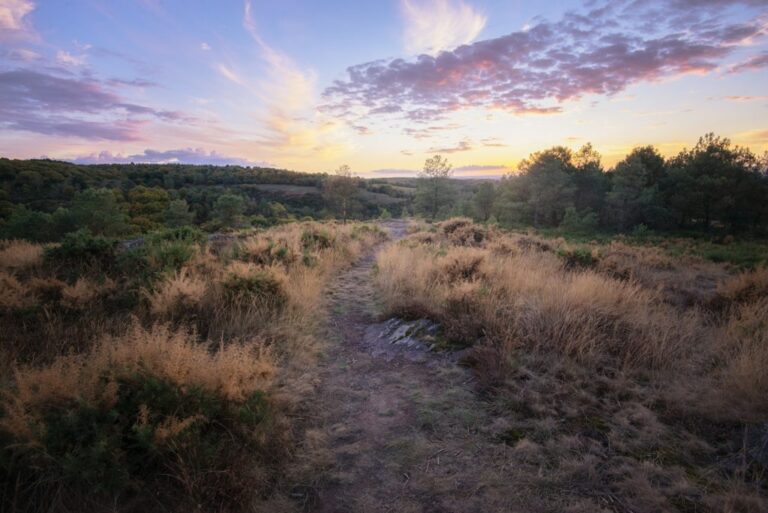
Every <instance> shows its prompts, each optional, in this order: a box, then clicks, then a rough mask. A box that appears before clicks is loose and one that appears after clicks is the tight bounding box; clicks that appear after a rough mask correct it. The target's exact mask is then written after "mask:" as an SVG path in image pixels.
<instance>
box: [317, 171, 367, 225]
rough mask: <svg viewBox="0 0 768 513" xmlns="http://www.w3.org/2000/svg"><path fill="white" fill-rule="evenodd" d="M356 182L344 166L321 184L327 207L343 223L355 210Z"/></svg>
mask: <svg viewBox="0 0 768 513" xmlns="http://www.w3.org/2000/svg"><path fill="white" fill-rule="evenodd" d="M358 182H359V179H357V178H355V177H353V176H352V170H351V169H350V168H349V166H346V165H344V166H341V167H339V168H338V169H337V170H336V171H335V172H334V174H332V175H330V176H328V177H327V178H326V179H325V183H324V184H323V196H324V198H325V200H326V202H327V204H328V206H329V207H330V208H331V210H333V211H334V212H336V214H337V215H338V216H339V217H341V219H342V220H343V221H344V222H346V221H347V219H348V218H349V217H350V216H351V215H352V213H353V212H354V211H355V210H357V207H358V201H357V196H358V193H359V190H358Z"/></svg>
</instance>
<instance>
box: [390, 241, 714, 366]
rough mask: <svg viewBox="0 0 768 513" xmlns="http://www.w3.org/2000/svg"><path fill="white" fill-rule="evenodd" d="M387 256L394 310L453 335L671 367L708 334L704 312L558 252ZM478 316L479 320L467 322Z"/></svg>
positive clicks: (403, 250) (420, 249)
mask: <svg viewBox="0 0 768 513" xmlns="http://www.w3.org/2000/svg"><path fill="white" fill-rule="evenodd" d="M378 265H379V269H380V273H379V284H380V287H381V290H382V295H383V298H384V302H385V305H386V307H387V309H388V310H389V311H390V312H392V313H398V314H405V315H409V313H410V315H417V316H418V315H428V316H432V317H434V318H436V319H437V320H439V321H441V322H442V323H443V324H444V325H445V327H446V328H447V330H448V332H449V335H450V334H451V333H452V332H453V331H456V330H458V331H468V332H469V333H481V334H483V335H484V336H485V337H487V338H488V339H489V340H490V341H492V342H493V343H495V344H499V345H501V346H504V347H507V348H509V349H510V350H511V349H512V348H514V347H518V346H522V347H526V348H529V349H533V350H537V351H550V350H556V351H559V352H562V353H565V354H569V355H574V356H580V357H586V356H591V357H594V356H599V355H602V354H610V355H614V356H618V357H619V358H620V360H621V361H622V362H624V363H625V364H629V365H639V364H648V365H653V366H658V367H663V366H667V365H669V364H671V363H672V362H674V361H675V359H676V358H679V357H681V356H682V355H684V354H687V352H688V351H689V350H690V348H691V347H692V345H693V343H694V342H695V341H697V340H698V339H699V338H701V337H702V336H703V333H702V332H701V330H700V329H699V326H700V325H701V319H700V318H699V317H698V315H697V314H696V313H695V312H689V313H686V314H682V315H680V314H677V313H675V312H672V311H671V310H670V309H669V308H667V307H665V306H664V305H663V304H662V303H661V301H660V300H659V298H658V296H657V295H656V294H654V292H652V291H650V290H647V289H644V288H642V287H641V286H639V285H638V284H636V283H633V282H631V281H621V280H615V279H612V278H609V277H607V276H605V275H602V274H599V273H597V272H593V271H581V272H568V271H566V270H565V269H564V268H563V265H562V262H561V261H560V260H559V259H558V258H557V257H556V256H555V255H553V254H551V253H538V252H537V253H530V252H523V253H519V254H517V255H499V254H496V253H494V252H492V251H489V250H481V249H476V248H465V247H457V248H448V249H444V250H442V251H441V252H439V253H436V252H435V251H434V250H433V249H432V248H429V247H424V246H417V247H411V248H409V247H404V246H394V247H391V248H388V249H387V250H385V251H384V252H382V253H381V254H380V256H379V261H378ZM462 310H463V311H462ZM469 323H472V324H475V325H477V326H476V328H471V327H469V329H468V324H469ZM457 338H458V339H459V340H457V342H460V343H472V342H473V341H472V340H461V338H462V337H457Z"/></svg>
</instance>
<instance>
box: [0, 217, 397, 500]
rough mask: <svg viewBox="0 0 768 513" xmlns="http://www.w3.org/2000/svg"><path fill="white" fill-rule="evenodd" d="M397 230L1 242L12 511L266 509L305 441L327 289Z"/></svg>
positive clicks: (0, 315)
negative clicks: (308, 388) (298, 419)
mask: <svg viewBox="0 0 768 513" xmlns="http://www.w3.org/2000/svg"><path fill="white" fill-rule="evenodd" d="M384 238H385V235H384V233H383V232H382V231H381V230H380V229H379V228H378V227H377V226H373V225H366V224H346V225H341V224H335V223H325V224H319V223H312V222H307V223H294V224H290V225H284V226H280V227H276V228H272V229H269V230H251V231H249V232H241V233H237V234H231V235H228V236H221V237H219V238H210V239H209V238H208V236H207V235H204V234H202V233H201V232H199V231H197V230H195V229H192V228H189V227H187V228H181V229H176V230H166V231H163V232H159V233H155V234H152V235H148V236H146V237H145V238H144V239H142V240H141V241H140V242H141V243H136V241H134V242H133V244H132V245H126V244H120V243H118V242H117V241H116V240H113V239H107V238H104V237H98V236H92V235H90V234H88V233H85V232H78V233H76V234H72V235H70V236H67V237H66V238H65V239H64V240H63V241H62V242H61V243H60V244H47V245H43V244H37V243H30V242H26V241H22V240H8V241H3V242H2V243H0V283H1V284H2V286H0V290H1V291H2V292H0V330H1V331H2V333H3V338H2V346H0V371H1V372H0V375H2V376H3V378H2V383H0V386H1V387H2V389H1V390H2V396H1V399H0V443H1V444H2V447H3V449H2V452H0V475H1V476H2V485H1V486H0V498H1V499H0V510H2V511H86V510H89V511H100V510H110V511H112V510H114V509H115V508H117V509H118V510H121V511H135V510H142V511H146V510H162V511H167V510H169V509H173V510H177V511H189V510H190V509H196V508H203V509H205V510H213V509H217V510H218V509H223V510H234V509H252V508H257V509H258V508H259V507H260V506H258V504H259V503H261V502H263V501H264V500H266V499H267V498H269V497H270V496H271V495H273V493H272V492H273V491H274V489H275V487H276V483H278V482H279V476H280V475H281V473H282V472H284V467H285V463H286V462H287V461H289V460H290V456H291V454H293V453H294V452H295V451H296V448H297V446H298V445H300V443H301V439H300V436H301V435H300V433H299V431H298V429H295V425H294V423H293V422H292V415H293V412H294V410H295V408H296V407H297V406H298V405H299V403H300V398H299V397H297V396H296V393H292V392H291V390H293V389H295V388H296V386H297V385H298V384H301V380H302V376H303V373H305V372H306V369H307V368H308V367H310V366H311V365H312V362H313V361H314V359H315V358H317V355H318V353H319V351H320V347H321V345H320V343H319V342H320V341H319V340H318V337H317V335H318V328H319V326H320V324H321V323H322V322H323V317H322V312H321V308H322V301H321V294H322V292H323V288H324V286H325V285H326V284H327V282H328V280H330V279H331V278H332V277H333V276H334V274H335V273H337V272H338V271H339V270H340V269H342V268H344V267H346V266H348V265H349V264H350V263H352V262H353V261H355V259H357V258H358V257H359V255H360V254H361V253H362V252H364V251H365V250H366V249H368V248H370V247H371V246H372V245H374V244H375V243H377V242H380V241H382V240H383V239H384ZM264 507H265V508H266V509H267V510H269V509H270V508H269V507H267V506H264Z"/></svg>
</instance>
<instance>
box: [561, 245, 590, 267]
mask: <svg viewBox="0 0 768 513" xmlns="http://www.w3.org/2000/svg"><path fill="white" fill-rule="evenodd" d="M557 256H559V257H560V258H562V259H563V261H564V265H565V268H566V269H586V268H590V267H594V266H595V264H597V258H595V257H594V255H592V250H591V249H589V248H588V247H582V246H580V247H575V248H567V249H560V250H558V251H557Z"/></svg>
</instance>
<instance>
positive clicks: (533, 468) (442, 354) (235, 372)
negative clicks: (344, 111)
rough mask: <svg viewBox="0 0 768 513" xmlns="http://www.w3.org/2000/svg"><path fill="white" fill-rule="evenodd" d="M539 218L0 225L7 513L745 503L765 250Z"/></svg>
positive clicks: (664, 507)
mask: <svg viewBox="0 0 768 513" xmlns="http://www.w3.org/2000/svg"><path fill="white" fill-rule="evenodd" d="M387 233H389V237H391V239H392V241H391V242H388V243H387V242H385V241H386V239H387V237H388V235H387ZM549 235H550V236H549V237H543V236H540V235H537V234H536V233H534V232H530V233H522V232H511V231H504V230H501V229H499V228H497V227H495V226H492V225H481V224H476V223H474V222H472V221H471V220H470V219H466V218H454V219H449V220H447V221H443V222H440V223H425V222H423V221H410V222H406V221H402V220H396V221H389V222H385V223H383V224H382V223H379V224H360V223H349V224H341V223H334V222H331V223H315V222H304V223H291V224H286V225H282V226H278V227H274V228H270V229H266V230H245V231H241V232H235V233H232V234H229V235H219V236H207V235H205V234H203V233H201V232H199V231H197V230H195V229H193V228H182V229H175V230H166V231H162V232H157V233H155V234H153V235H148V236H146V237H144V238H143V239H140V240H139V242H132V243H131V244H123V243H117V242H116V241H114V240H111V239H105V238H102V237H96V236H92V235H87V234H85V233H82V232H80V233H76V234H73V235H70V236H68V237H66V238H65V239H64V240H63V241H62V242H61V243H55V244H35V243H29V242H24V241H18V240H16V241H4V242H2V244H1V245H0V269H1V274H0V280H1V281H2V284H3V287H2V290H3V292H2V296H0V308H2V312H1V314H0V327H1V328H2V332H3V333H4V337H3V345H2V348H1V350H2V352H1V353H0V357H1V358H0V365H1V366H2V371H3V372H2V375H3V376H4V378H3V383H2V387H3V393H2V410H0V411H2V416H1V417H0V435H1V436H2V443H3V446H4V449H3V452H2V460H0V462H1V463H2V465H1V466H0V470H1V471H2V472H3V474H2V478H3V485H2V501H3V502H2V509H3V511H43V510H45V511H51V510H53V511H85V510H89V511H100V510H103V509H104V508H107V507H109V508H112V509H114V508H116V509H117V510H119V511H137V510H144V511H146V510H151V511H154V510H158V511H169V510H171V511H188V510H189V508H193V507H195V505H201V507H202V508H203V509H205V510H210V509H211V508H213V509H217V508H218V509H223V510H226V511H347V510H350V511H391V510H392V508H394V509H396V510H398V511H421V510H423V508H425V507H428V505H433V506H434V507H437V508H442V509H439V510H441V511H442V510H445V511H457V512H470V511H508V510H512V511H565V510H567V511H573V512H582V511H583V512H592V511H686V512H687V511H712V512H715V511H734V512H735V511H749V512H752V511H755V512H757V511H763V510H764V508H765V507H766V505H767V503H766V480H765V470H766V465H767V464H768V460H767V458H768V451H766V440H767V439H768V432H766V430H765V425H766V424H765V423H766V420H768V401H766V398H767V397H768V381H767V380H766V373H765V368H766V367H767V366H768V350H767V348H768V339H766V337H767V336H768V328H767V327H766V319H768V300H767V299H766V298H768V272H766V269H765V268H764V267H760V266H759V265H758V266H757V267H753V268H751V269H744V268H743V266H742V267H740V266H739V265H736V264H729V263H719V262H713V261H711V259H707V258H704V257H702V256H700V254H699V251H697V250H695V249H696V248H698V246H696V244H695V243H691V242H690V241H689V242H687V243H686V242H685V240H683V239H673V238H669V239H668V240H666V241H659V240H654V241H653V242H652V243H648V241H640V240H637V239H633V238H626V237H624V238H621V237H619V238H618V239H617V238H613V239H610V240H608V239H605V240H595V239H593V240H582V239H579V238H578V237H576V236H574V237H559V238H555V237H553V236H551V235H552V234H549ZM569 239H570V242H569ZM577 240H578V242H576V241H577ZM685 244H687V246H685ZM680 247H688V248H689V250H687V251H680V250H679V248H680ZM731 247H736V246H731ZM737 253H738V251H737ZM392 490H398V492H397V494H394V495H393V494H392Z"/></svg>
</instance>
